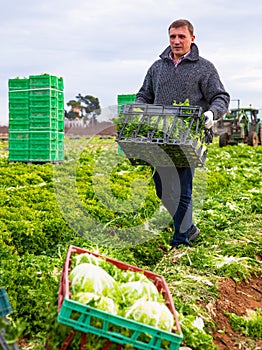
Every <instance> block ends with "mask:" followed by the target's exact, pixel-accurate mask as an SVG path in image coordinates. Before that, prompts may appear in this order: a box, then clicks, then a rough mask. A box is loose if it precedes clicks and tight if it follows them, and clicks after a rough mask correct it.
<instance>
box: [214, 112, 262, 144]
mask: <svg viewBox="0 0 262 350" xmlns="http://www.w3.org/2000/svg"><path fill="white" fill-rule="evenodd" d="M259 112H260V111H259V110H258V109H255V108H252V107H248V108H232V109H231V110H230V111H229V113H227V114H225V116H224V117H223V118H221V119H220V120H218V122H217V129H218V131H219V146H220V147H225V146H227V145H228V144H238V143H240V142H244V143H247V144H248V145H250V146H258V145H262V120H261V118H259Z"/></svg>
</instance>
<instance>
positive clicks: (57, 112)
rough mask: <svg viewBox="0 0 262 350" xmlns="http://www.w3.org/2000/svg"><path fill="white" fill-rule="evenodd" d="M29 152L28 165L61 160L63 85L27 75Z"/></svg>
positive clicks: (45, 77)
mask: <svg viewBox="0 0 262 350" xmlns="http://www.w3.org/2000/svg"><path fill="white" fill-rule="evenodd" d="M29 88H30V96H29V101H30V108H29V110H30V115H29V130H30V136H29V150H30V151H29V152H30V160H31V161H37V162H40V161H43V162H45V161H57V160H63V159H64V152H63V151H64V93H63V89H64V84H63V79H62V78H59V77H56V76H52V75H49V74H43V75H30V76H29Z"/></svg>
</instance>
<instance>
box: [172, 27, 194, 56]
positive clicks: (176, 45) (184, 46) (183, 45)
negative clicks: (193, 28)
mask: <svg viewBox="0 0 262 350" xmlns="http://www.w3.org/2000/svg"><path fill="white" fill-rule="evenodd" d="M194 40H195V36H194V35H191V34H190V32H189V30H188V28H187V26H183V27H179V28H170V31H169V42H170V46H171V50H172V52H173V54H174V58H180V57H182V56H183V55H184V54H186V53H187V52H188V51H189V50H190V46H191V44H192V43H193V42H194Z"/></svg>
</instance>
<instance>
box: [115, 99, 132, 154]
mask: <svg viewBox="0 0 262 350" xmlns="http://www.w3.org/2000/svg"><path fill="white" fill-rule="evenodd" d="M135 100H136V94H123V95H117V113H118V115H120V112H121V106H123V105H125V104H128V103H134V102H135ZM117 152H118V154H124V152H123V151H122V149H121V148H120V146H119V145H118V149H117Z"/></svg>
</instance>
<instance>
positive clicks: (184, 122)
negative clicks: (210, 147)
mask: <svg viewBox="0 0 262 350" xmlns="http://www.w3.org/2000/svg"><path fill="white" fill-rule="evenodd" d="M118 120H119V124H118V125H117V129H118V132H117V137H116V141H117V142H118V144H119V147H120V148H121V150H122V151H123V152H124V153H125V155H126V157H127V158H129V159H130V162H131V163H132V164H150V165H152V166H174V165H175V166H176V167H188V166H190V167H191V166H193V167H198V166H204V163H205V160H206V156H207V147H206V145H207V144H208V143H210V142H211V141H212V132H211V131H209V130H206V129H205V127H204V120H203V114H202V109H201V108H200V107H193V106H163V105H152V104H141V103H139V104H138V103H133V104H126V105H124V106H122V109H121V112H120V115H119V118H118Z"/></svg>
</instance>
